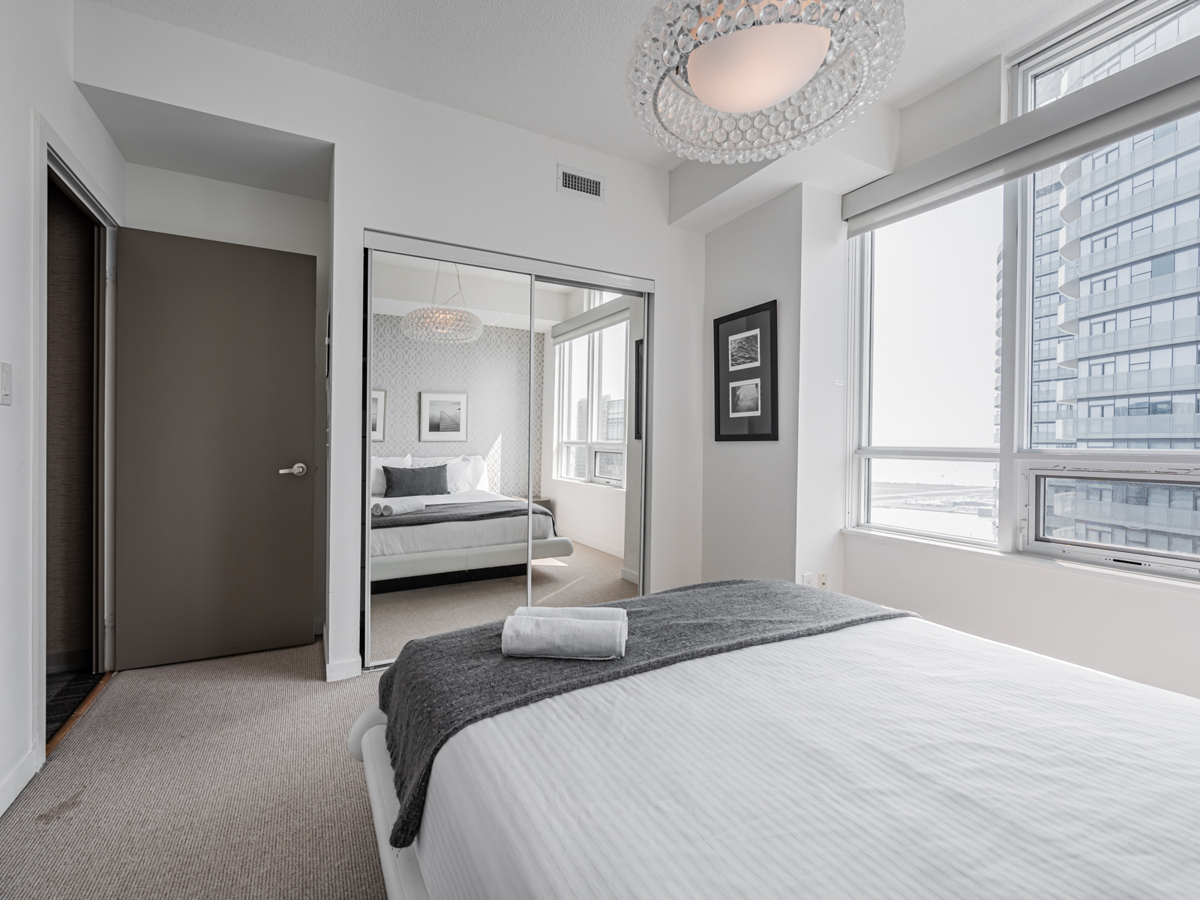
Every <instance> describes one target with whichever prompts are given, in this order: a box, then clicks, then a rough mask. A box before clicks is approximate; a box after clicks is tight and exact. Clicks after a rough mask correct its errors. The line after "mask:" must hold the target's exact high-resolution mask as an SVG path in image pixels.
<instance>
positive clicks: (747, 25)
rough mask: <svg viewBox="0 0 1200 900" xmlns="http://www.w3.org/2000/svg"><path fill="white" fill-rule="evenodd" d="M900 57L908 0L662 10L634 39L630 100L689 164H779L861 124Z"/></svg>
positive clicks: (700, 0)
mask: <svg viewBox="0 0 1200 900" xmlns="http://www.w3.org/2000/svg"><path fill="white" fill-rule="evenodd" d="M660 2H661V0H660ZM903 49H904V0H693V2H684V0H666V2H661V5H658V6H654V7H651V9H650V13H649V15H648V16H647V18H646V21H645V23H644V24H643V25H642V27H641V29H640V31H639V32H638V35H637V38H636V39H635V41H634V48H633V58H632V61H631V63H630V66H629V80H628V82H627V84H628V87H629V99H630V102H631V103H632V104H633V109H634V112H635V113H636V114H637V117H638V118H639V119H640V120H641V122H642V127H644V128H645V129H646V131H648V132H649V133H650V134H651V135H652V136H653V137H654V139H655V140H656V141H657V142H658V143H659V144H660V145H662V146H663V147H664V148H666V149H667V150H669V151H671V152H672V153H675V154H677V155H679V156H681V157H683V158H684V159H695V160H700V161H701V162H712V163H738V162H757V161H759V160H763V159H778V158H779V157H780V156H783V155H784V154H786V153H790V152H791V151H793V150H798V149H800V148H802V147H807V146H809V145H810V144H815V143H816V142H817V141H820V140H823V139H824V138H827V137H829V136H830V135H831V134H833V133H834V132H836V131H839V130H840V129H842V128H845V127H846V126H847V125H849V124H850V123H851V122H853V121H854V120H855V119H857V118H858V117H859V116H860V115H862V113H863V111H864V110H865V109H867V107H869V106H870V105H871V104H872V103H873V102H875V100H876V99H877V98H878V97H879V95H880V93H882V91H883V89H884V88H885V87H887V84H888V82H889V81H890V80H891V78H892V73H893V72H894V71H895V70H896V64H897V63H898V62H899V61H900V53H901V51H902V50H903Z"/></svg>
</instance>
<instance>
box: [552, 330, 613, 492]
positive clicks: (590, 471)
mask: <svg viewBox="0 0 1200 900" xmlns="http://www.w3.org/2000/svg"><path fill="white" fill-rule="evenodd" d="M621 325H624V326H625V327H626V329H628V327H629V323H628V320H625V321H622V322H617V323H614V324H613V325H609V326H608V327H607V328H600V329H596V330H595V331H591V332H588V333H587V334H583V335H580V336H579V337H576V338H571V339H569V340H565V341H562V342H561V343H559V344H558V345H557V346H556V347H555V348H554V450H553V454H554V478H555V479H556V480H558V481H569V482H571V483H572V484H599V485H604V486H605V487H612V488H616V489H617V490H625V485H626V481H625V478H626V474H627V472H628V470H627V465H628V461H629V460H628V447H627V443H628V434H626V440H625V441H624V442H617V441H601V440H597V439H596V431H597V425H598V422H597V420H598V417H599V413H600V406H599V400H600V398H599V397H598V396H597V394H596V389H597V385H598V383H599V381H600V377H601V376H600V367H601V365H602V360H601V358H600V357H601V354H600V353H599V352H598V351H597V342H598V341H599V338H600V335H601V333H602V332H604V331H607V330H608V328H619V327H620V326H621ZM625 334H626V358H625V375H626V378H625V401H626V407H625V427H626V431H627V432H628V428H629V407H628V400H629V377H628V376H629V353H628V351H629V346H628V343H629V341H628V336H629V332H628V330H626V332H625ZM580 340H586V341H587V356H588V359H587V373H588V379H587V381H588V383H587V440H586V441H580V440H564V439H563V437H562V429H563V427H564V424H565V423H564V421H563V416H564V412H565V407H564V405H563V404H564V391H565V390H566V379H565V378H564V377H563V370H564V366H563V358H564V355H565V351H566V348H567V346H568V345H570V344H571V343H573V342H574V341H580ZM565 447H579V448H582V450H583V453H584V458H585V460H586V475H585V476H584V477H583V478H576V477H574V476H572V475H567V474H564V473H563V470H562V469H563V467H562V459H563V452H562V451H563V448H565ZM597 453H620V454H621V472H622V476H621V478H606V477H604V476H603V475H598V474H597V469H596V454H597Z"/></svg>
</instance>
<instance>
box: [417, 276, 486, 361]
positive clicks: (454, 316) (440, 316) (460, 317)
mask: <svg viewBox="0 0 1200 900" xmlns="http://www.w3.org/2000/svg"><path fill="white" fill-rule="evenodd" d="M453 265H454V276H455V278H456V279H457V281H458V290H456V291H455V292H454V293H453V294H451V295H450V296H449V297H448V298H447V299H446V302H445V303H444V304H440V305H439V304H438V302H437V289H438V279H439V278H441V275H442V264H441V263H440V262H439V263H438V265H437V272H436V273H435V274H434V276H433V300H432V301H430V305H429V306H422V307H421V308H420V309H414V310H412V311H411V312H408V313H405V315H404V317H403V318H402V319H401V320H400V333H401V334H403V335H404V336H405V337H406V338H409V339H410V340H414V341H422V342H424V343H427V344H469V343H471V342H472V341H477V340H479V338H480V337H482V336H483V321H482V320H481V319H480V318H479V316H477V315H475V313H473V312H471V311H470V310H469V309H467V308H466V307H467V298H466V296H465V295H464V294H463V289H462V274H461V273H460V272H459V271H458V264H457V263H454V264H453ZM455 297H458V298H459V300H460V301H461V302H462V304H463V305H462V306H461V307H453V306H450V302H451V301H452V300H453V299H454V298H455Z"/></svg>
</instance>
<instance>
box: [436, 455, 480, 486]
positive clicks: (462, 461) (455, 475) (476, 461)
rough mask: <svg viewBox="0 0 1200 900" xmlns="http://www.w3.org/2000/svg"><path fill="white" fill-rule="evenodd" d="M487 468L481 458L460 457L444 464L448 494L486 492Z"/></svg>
mask: <svg viewBox="0 0 1200 900" xmlns="http://www.w3.org/2000/svg"><path fill="white" fill-rule="evenodd" d="M486 485H487V466H486V465H485V464H484V461H483V457H482V456H460V457H459V458H458V459H454V460H451V461H450V462H448V463H446V486H447V487H448V488H450V493H452V494H458V493H461V492H462V491H477V490H483V491H486V490H487V486H486Z"/></svg>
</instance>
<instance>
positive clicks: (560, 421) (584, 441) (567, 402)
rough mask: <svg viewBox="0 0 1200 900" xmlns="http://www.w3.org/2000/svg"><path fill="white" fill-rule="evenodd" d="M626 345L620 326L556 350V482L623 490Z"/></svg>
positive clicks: (626, 326)
mask: <svg viewBox="0 0 1200 900" xmlns="http://www.w3.org/2000/svg"><path fill="white" fill-rule="evenodd" d="M596 293H600V292H599V291H597V292H596ZM610 299H611V298H610ZM628 341H629V323H628V322H619V323H617V324H616V325H610V326H609V327H607V328H602V329H600V330H599V331H594V332H592V333H591V334H585V335H582V336H580V337H577V338H573V339H572V340H568V341H563V342H562V343H561V344H559V345H558V352H557V360H556V384H557V389H558V410H557V429H558V430H557V438H558V440H557V444H558V446H557V452H556V454H555V458H556V460H557V477H558V478H563V479H567V480H571V481H592V482H597V483H600V484H608V485H613V486H615V487H624V485H625V433H626V421H627V415H628V411H627V409H626V402H625V399H626V390H625V378H626V345H627V344H628Z"/></svg>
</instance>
